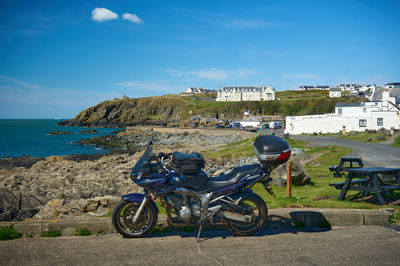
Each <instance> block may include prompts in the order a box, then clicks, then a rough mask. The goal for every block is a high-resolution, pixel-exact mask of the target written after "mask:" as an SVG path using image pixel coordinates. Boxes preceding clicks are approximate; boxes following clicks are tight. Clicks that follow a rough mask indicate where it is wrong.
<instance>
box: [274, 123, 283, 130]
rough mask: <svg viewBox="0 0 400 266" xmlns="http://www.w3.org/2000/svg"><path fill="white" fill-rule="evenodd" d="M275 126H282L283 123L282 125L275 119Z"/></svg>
mask: <svg viewBox="0 0 400 266" xmlns="http://www.w3.org/2000/svg"><path fill="white" fill-rule="evenodd" d="M274 127H275V128H282V125H281V123H279V122H278V121H275V125H274Z"/></svg>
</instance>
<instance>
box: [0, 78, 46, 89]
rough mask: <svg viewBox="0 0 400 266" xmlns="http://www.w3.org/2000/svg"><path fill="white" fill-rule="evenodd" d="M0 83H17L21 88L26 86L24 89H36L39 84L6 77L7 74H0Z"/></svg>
mask: <svg viewBox="0 0 400 266" xmlns="http://www.w3.org/2000/svg"><path fill="white" fill-rule="evenodd" d="M0 83H7V84H13V85H19V86H21V87H22V88H26V89H38V88H40V86H39V85H36V84H31V83H27V82H24V81H21V80H18V79H16V78H13V77H8V76H0Z"/></svg>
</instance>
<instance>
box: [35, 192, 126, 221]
mask: <svg viewBox="0 0 400 266" xmlns="http://www.w3.org/2000/svg"><path fill="white" fill-rule="evenodd" d="M119 200H120V197H115V196H104V197H96V198H91V199H78V200H68V201H66V200H63V199H54V200H51V201H49V202H48V203H47V204H46V205H45V206H43V207H42V208H41V209H40V211H39V213H37V214H36V215H35V216H34V217H33V218H35V219H53V218H55V217H57V218H61V217H63V218H66V217H85V216H103V215H106V214H107V213H108V212H110V211H111V210H112V208H113V207H114V205H115V204H116V203H117V202H118V201H119Z"/></svg>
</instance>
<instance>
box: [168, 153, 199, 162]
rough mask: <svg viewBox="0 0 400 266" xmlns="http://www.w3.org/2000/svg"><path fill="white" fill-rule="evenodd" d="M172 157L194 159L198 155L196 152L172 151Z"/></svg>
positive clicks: (197, 157)
mask: <svg viewBox="0 0 400 266" xmlns="http://www.w3.org/2000/svg"><path fill="white" fill-rule="evenodd" d="M172 156H173V159H175V160H193V159H194V160H195V159H199V155H198V154H197V153H181V152H174V153H173V154H172Z"/></svg>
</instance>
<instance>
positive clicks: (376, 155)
mask: <svg viewBox="0 0 400 266" xmlns="http://www.w3.org/2000/svg"><path fill="white" fill-rule="evenodd" d="M291 138H294V139H298V140H305V141H310V142H312V143H313V144H314V145H318V146H329V145H335V146H342V147H346V148H349V149H351V150H352V151H353V152H352V154H351V155H355V156H361V158H362V159H363V161H364V163H365V165H366V166H385V167H400V148H398V147H391V146H389V145H386V144H380V143H367V142H358V141H351V140H345V139H337V138H335V137H327V136H316V137H305V136H291ZM338 163H339V162H338Z"/></svg>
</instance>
